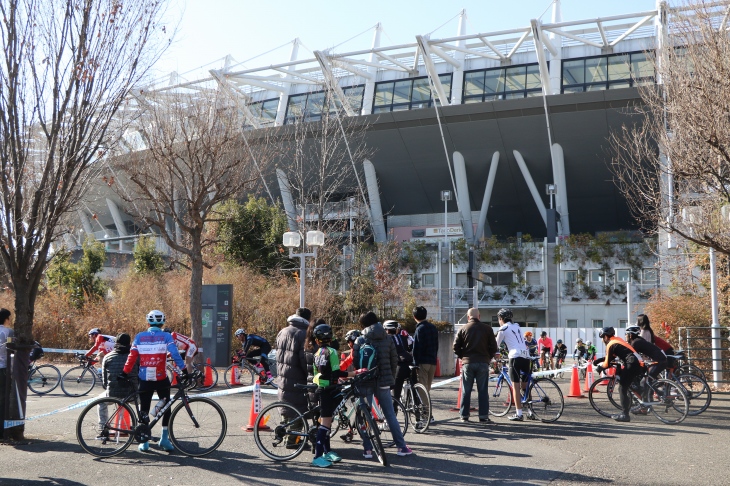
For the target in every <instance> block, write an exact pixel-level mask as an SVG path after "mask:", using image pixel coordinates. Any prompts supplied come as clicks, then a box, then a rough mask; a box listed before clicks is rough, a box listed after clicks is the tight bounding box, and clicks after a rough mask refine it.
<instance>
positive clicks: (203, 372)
mask: <svg viewBox="0 0 730 486" xmlns="http://www.w3.org/2000/svg"><path fill="white" fill-rule="evenodd" d="M183 359H185V358H184V357H183ZM174 364H175V362H174V361H173V359H172V358H169V357H168V358H167V367H166V369H167V377H168V378H169V379H170V383H172V382H173V381H174V379H175V368H174ZM193 370H197V371H199V372H200V373H199V374H197V375H195V376H197V377H198V378H197V380H196V382H195V386H194V387H193V389H194V390H198V391H205V390H210V389H211V388H213V387H214V386H216V385H217V384H218V370H217V369H216V368H215V366H213V365H210V364H208V363H193ZM208 373H209V374H210V377H211V379H210V382H209V383H208V384H207V385H206V384H205V383H206V382H205V380H206V377H207V376H208Z"/></svg>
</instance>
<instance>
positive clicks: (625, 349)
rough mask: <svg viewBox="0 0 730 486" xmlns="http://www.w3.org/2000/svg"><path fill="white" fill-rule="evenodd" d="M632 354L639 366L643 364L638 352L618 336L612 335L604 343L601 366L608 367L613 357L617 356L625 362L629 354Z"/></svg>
mask: <svg viewBox="0 0 730 486" xmlns="http://www.w3.org/2000/svg"><path fill="white" fill-rule="evenodd" d="M631 355H633V356H634V357H635V358H636V360H637V361H638V363H639V364H640V365H641V366H644V360H643V359H642V358H641V356H640V355H639V353H637V352H636V350H635V349H634V348H633V347H632V346H631V345H630V344H629V343H627V342H626V341H624V340H623V339H621V338H620V337H618V336H613V337H612V338H611V339H610V340H609V341H608V344H607V345H606V358H605V359H604V360H603V363H601V366H602V367H603V368H608V367H609V366H610V363H611V361H613V359H614V358H618V359H620V360H621V361H623V362H626V360H627V358H628V357H629V356H631Z"/></svg>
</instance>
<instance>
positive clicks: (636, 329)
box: [626, 326, 641, 336]
mask: <svg viewBox="0 0 730 486" xmlns="http://www.w3.org/2000/svg"><path fill="white" fill-rule="evenodd" d="M629 334H633V335H634V336H638V335H639V334H641V328H640V327H639V326H629V327H627V328H626V335H627V336H628V335H629Z"/></svg>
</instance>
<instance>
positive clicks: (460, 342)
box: [454, 318, 499, 364]
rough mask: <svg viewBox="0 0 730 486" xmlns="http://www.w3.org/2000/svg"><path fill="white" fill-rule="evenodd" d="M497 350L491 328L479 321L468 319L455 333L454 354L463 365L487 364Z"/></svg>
mask: <svg viewBox="0 0 730 486" xmlns="http://www.w3.org/2000/svg"><path fill="white" fill-rule="evenodd" d="M498 349H499V348H498V347H497V340H496V339H495V337H494V330H493V329H492V326H491V325H489V324H487V323H485V322H481V321H479V319H474V318H471V319H469V323H468V324H467V325H466V326H464V327H462V328H461V329H459V332H458V333H456V339H455V340H454V353H456V356H458V357H459V358H461V361H462V363H464V364H469V363H489V361H491V359H492V357H493V356H494V355H495V354H497V350H498Z"/></svg>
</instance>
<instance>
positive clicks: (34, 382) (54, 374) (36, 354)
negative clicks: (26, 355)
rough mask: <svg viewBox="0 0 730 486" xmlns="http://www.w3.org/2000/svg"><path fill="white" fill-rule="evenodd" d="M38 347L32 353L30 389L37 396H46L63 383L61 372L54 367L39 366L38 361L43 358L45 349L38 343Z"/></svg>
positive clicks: (29, 371) (29, 376)
mask: <svg viewBox="0 0 730 486" xmlns="http://www.w3.org/2000/svg"><path fill="white" fill-rule="evenodd" d="M35 344H36V347H35V348H33V349H32V350H31V352H30V359H31V362H30V367H29V368H28V389H29V390H30V391H32V392H33V393H35V394H36V395H45V394H46V393H51V392H52V391H53V390H55V389H56V387H57V386H58V384H59V383H60V382H61V372H60V371H58V368H56V367H55V366H53V365H50V364H44V365H40V366H38V365H37V364H36V361H37V360H39V359H41V358H42V357H43V354H44V353H43V349H42V348H41V347H40V344H38V342H37V341H36V343H35Z"/></svg>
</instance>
